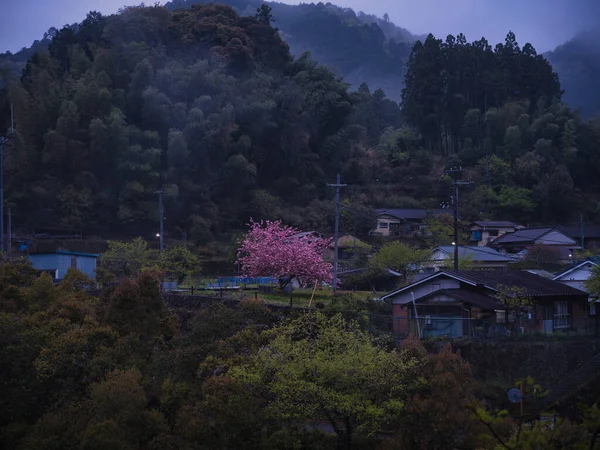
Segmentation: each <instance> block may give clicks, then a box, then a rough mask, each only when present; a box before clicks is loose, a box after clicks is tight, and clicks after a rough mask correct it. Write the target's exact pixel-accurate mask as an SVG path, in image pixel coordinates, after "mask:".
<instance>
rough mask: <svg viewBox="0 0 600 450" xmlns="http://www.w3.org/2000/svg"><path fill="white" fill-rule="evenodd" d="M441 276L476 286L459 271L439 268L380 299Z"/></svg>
mask: <svg viewBox="0 0 600 450" xmlns="http://www.w3.org/2000/svg"><path fill="white" fill-rule="evenodd" d="M443 276H447V277H450V278H454V279H455V280H458V281H462V282H463V283H466V284H470V285H471V286H477V282H475V281H473V280H471V279H469V278H467V277H463V276H462V275H461V273H460V272H454V271H452V270H441V271H439V272H435V273H432V274H431V275H429V276H428V277H425V278H421V279H420V280H418V281H415V282H413V283H411V284H409V285H408V286H404V287H402V288H400V289H397V290H395V291H393V292H390V293H389V294H386V295H384V296H383V297H381V300H385V299H386V298H389V297H393V296H394V295H397V294H400V293H402V292H404V291H408V290H410V289H413V288H414V287H416V286H419V285H420V284H424V283H427V282H428V281H431V280H434V279H435V278H439V277H443ZM488 287H489V286H488ZM490 289H493V288H491V287H490Z"/></svg>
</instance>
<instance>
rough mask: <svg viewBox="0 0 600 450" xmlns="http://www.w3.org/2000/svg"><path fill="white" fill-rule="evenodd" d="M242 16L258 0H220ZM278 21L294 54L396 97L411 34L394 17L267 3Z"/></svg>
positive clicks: (183, 1) (188, 0) (184, 0)
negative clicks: (311, 58)
mask: <svg viewBox="0 0 600 450" xmlns="http://www.w3.org/2000/svg"><path fill="white" fill-rule="evenodd" d="M209 3H213V1H212V0H175V1H173V2H170V3H167V7H168V8H169V9H177V8H185V7H189V6H190V5H192V4H209ZM222 3H224V4H227V5H229V6H232V7H233V8H234V9H235V10H236V11H237V12H238V13H239V14H240V15H242V16H254V15H255V14H256V10H257V8H258V7H259V6H260V5H261V4H262V3H263V2H262V1H260V0H223V1H222ZM268 5H269V6H270V7H271V8H272V14H273V17H274V19H275V22H274V24H273V26H276V27H277V28H278V29H279V31H280V34H281V37H282V38H283V39H284V41H285V42H286V43H287V44H288V45H289V46H290V51H291V53H292V55H294V56H296V57H298V56H300V55H301V54H302V53H304V52H306V51H310V53H311V56H312V57H313V58H314V59H315V60H316V61H319V62H320V63H321V64H324V65H326V66H327V67H329V68H330V69H332V70H334V71H335V72H336V74H338V75H339V76H343V77H344V81H346V82H347V83H350V85H351V86H352V87H353V88H354V89H356V88H358V86H360V85H361V83H363V82H365V83H367V85H368V86H369V87H370V88H371V89H372V90H376V89H383V90H384V92H385V93H386V95H387V96H388V98H391V99H393V100H395V101H399V100H400V92H401V90H402V86H403V83H404V68H405V64H406V61H407V60H408V57H409V55H410V51H411V48H412V45H413V44H414V42H416V41H417V40H418V39H424V38H425V36H415V35H413V34H411V33H410V32H409V31H408V30H406V29H404V28H400V27H398V26H396V25H395V24H393V23H392V22H390V21H389V19H388V20H386V19H383V18H378V17H376V16H373V15H368V14H365V13H362V12H358V13H357V12H355V11H354V10H352V9H350V8H340V7H338V6H335V5H332V4H331V3H327V4H324V3H318V4H315V3H308V4H305V3H302V4H300V5H288V4H285V3H279V2H273V3H268Z"/></svg>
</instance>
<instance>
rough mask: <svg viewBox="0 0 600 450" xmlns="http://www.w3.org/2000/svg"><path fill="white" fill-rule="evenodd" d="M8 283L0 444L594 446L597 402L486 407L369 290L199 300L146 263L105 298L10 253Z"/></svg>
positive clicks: (57, 448) (1, 348)
mask: <svg viewBox="0 0 600 450" xmlns="http://www.w3.org/2000/svg"><path fill="white" fill-rule="evenodd" d="M0 279H1V280H2V284H1V286H0V288H1V296H0V366H1V367H2V371H0V386H2V396H0V406H1V407H0V448H1V449H7V450H8V449H11V450H30V449H31V450H38V449H46V450H71V449H80V450H106V449H112V450H135V449H145V450H171V449H172V450H175V449H177V450H179V449H181V450H188V449H189V450H191V449H215V448H222V449H238V448H244V449H289V448H297V449H301V448H310V449H332V448H338V449H346V450H349V449H374V448H380V449H382V450H384V449H406V450H409V449H434V450H435V449H439V450H442V449H447V448H465V449H467V448H480V449H490V450H491V449H499V448H515V449H516V448H556V449H559V448H572V449H583V448H594V441H595V440H596V437H595V436H596V433H593V430H595V429H596V428H597V426H598V423H599V419H598V418H599V417H600V411H599V409H598V408H597V406H593V407H590V408H586V409H585V410H582V416H581V417H582V419H583V420H582V422H581V423H574V422H571V421H569V420H564V421H563V420H560V419H559V420H557V423H556V426H555V427H554V428H553V429H550V428H549V427H547V426H546V425H545V424H544V423H542V422H538V423H537V424H535V425H530V424H522V423H521V424H519V422H520V421H519V420H517V419H513V418H511V415H510V414H509V413H508V411H505V412H503V413H499V414H497V413H496V408H494V407H490V405H489V403H488V404H487V406H485V407H484V405H485V404H486V402H485V401H484V397H483V394H482V391H481V389H480V385H479V384H478V382H477V380H476V379H475V378H474V377H473V373H472V369H471V367H470V365H469V364H468V363H466V362H465V361H464V360H463V359H461V357H460V356H459V355H458V354H456V353H453V352H452V349H451V348H450V345H446V346H445V347H443V348H440V349H438V351H436V352H428V351H427V350H426V349H425V347H424V346H423V344H422V343H421V342H419V341H418V340H416V339H408V340H405V341H404V342H403V344H402V346H401V347H400V348H398V349H396V348H395V347H396V346H395V342H394V341H393V339H391V338H390V337H388V336H386V335H385V334H381V335H373V334H370V333H368V332H367V331H366V329H367V327H368V325H367V322H366V320H365V313H366V312H368V311H369V310H370V311H372V308H374V305H371V304H369V303H365V302H362V301H361V302H356V301H355V302H354V303H353V302H350V301H348V299H342V298H340V303H339V304H338V306H333V305H332V306H331V307H328V309H326V310H322V311H320V312H319V311H312V312H309V311H303V310H296V311H292V310H287V311H281V310H279V311H277V310H272V309H269V308H268V307H265V305H263V304H262V303H261V302H260V301H255V300H254V299H252V300H244V301H241V302H240V303H239V304H237V305H236V306H232V305H229V306H227V305H226V304H225V303H224V302H220V301H218V300H213V301H210V302H207V303H206V304H204V305H202V304H199V305H197V307H196V308H194V309H190V308H189V304H187V305H188V307H186V308H184V307H182V306H181V305H177V304H168V303H165V302H164V301H163V298H162V295H161V291H160V287H159V278H158V273H157V272H155V271H154V270H148V269H147V270H144V271H141V272H138V273H137V276H136V277H132V278H130V279H126V280H123V281H122V282H121V283H120V284H119V285H118V286H116V287H113V288H110V289H107V290H105V291H102V292H100V293H98V292H96V293H94V291H93V289H92V287H93V285H94V283H93V282H92V281H91V280H88V279H86V278H85V277H84V276H83V275H82V274H81V273H79V272H77V271H74V270H69V272H68V274H67V276H66V277H65V279H64V280H63V281H62V282H61V284H60V285H59V286H55V285H54V284H53V283H52V279H51V277H50V276H49V275H48V274H43V275H41V276H40V275H38V274H37V273H36V272H35V271H34V270H32V269H31V267H30V266H28V265H27V264H26V263H6V262H3V263H1V264H0ZM380 306H381V305H380ZM342 311H343V312H342ZM541 391H542V389H541V387H539V386H537V385H535V384H533V383H532V382H530V381H526V382H525V385H524V392H525V394H526V395H528V396H529V397H533V396H534V395H535V393H536V392H538V393H539V392H541ZM502 394H503V395H502V397H503V398H504V392H502ZM512 413H513V414H516V411H515V410H514V408H513V411H512ZM590 441H591V443H590ZM501 442H502V443H505V444H506V445H501V444H500V443H501Z"/></svg>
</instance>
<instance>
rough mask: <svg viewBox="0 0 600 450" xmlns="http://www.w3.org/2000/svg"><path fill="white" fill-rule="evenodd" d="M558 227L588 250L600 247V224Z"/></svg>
mask: <svg viewBox="0 0 600 450" xmlns="http://www.w3.org/2000/svg"><path fill="white" fill-rule="evenodd" d="M557 229H558V230H560V231H562V232H563V233H565V234H566V235H567V236H570V237H572V238H573V239H574V240H575V241H576V242H577V243H579V245H583V247H584V248H586V249H588V250H591V249H600V225H587V224H584V225H583V226H582V225H573V226H559V227H557Z"/></svg>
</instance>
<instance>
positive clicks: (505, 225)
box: [471, 221, 517, 228]
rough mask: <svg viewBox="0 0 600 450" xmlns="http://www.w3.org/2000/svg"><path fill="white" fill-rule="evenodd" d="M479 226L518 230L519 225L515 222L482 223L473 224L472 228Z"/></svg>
mask: <svg viewBox="0 0 600 450" xmlns="http://www.w3.org/2000/svg"><path fill="white" fill-rule="evenodd" d="M473 225H479V226H480V227H483V228H517V224H515V223H513V222H506V221H482V222H473V223H472V224H471V226H473Z"/></svg>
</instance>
